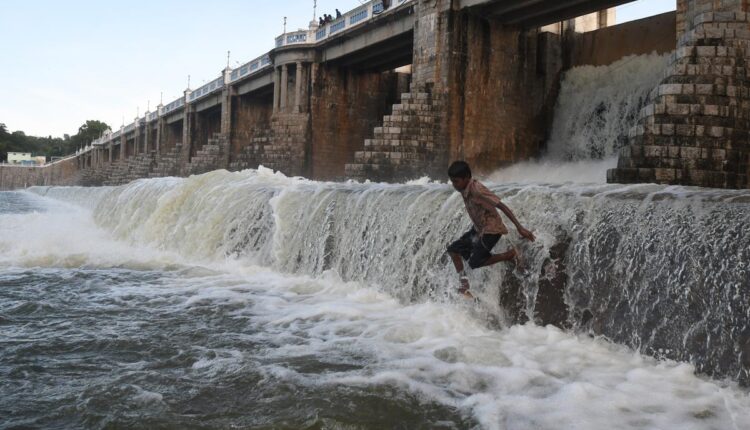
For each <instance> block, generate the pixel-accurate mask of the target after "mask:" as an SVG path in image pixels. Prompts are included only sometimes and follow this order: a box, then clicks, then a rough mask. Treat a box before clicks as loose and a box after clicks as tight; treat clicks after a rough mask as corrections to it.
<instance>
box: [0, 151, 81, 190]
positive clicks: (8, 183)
mask: <svg viewBox="0 0 750 430" xmlns="http://www.w3.org/2000/svg"><path fill="white" fill-rule="evenodd" d="M78 163H79V161H78V158H77V157H71V158H67V159H65V160H61V161H58V162H55V163H52V164H48V165H46V166H44V167H27V166H13V165H0V190H2V191H6V190H14V189H18V188H26V187H31V186H35V185H78V184H79V183H80V181H81V171H80V169H79V167H78Z"/></svg>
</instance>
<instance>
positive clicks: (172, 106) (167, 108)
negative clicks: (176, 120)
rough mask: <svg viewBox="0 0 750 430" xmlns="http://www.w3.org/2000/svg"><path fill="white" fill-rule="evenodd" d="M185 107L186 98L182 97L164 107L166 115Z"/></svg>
mask: <svg viewBox="0 0 750 430" xmlns="http://www.w3.org/2000/svg"><path fill="white" fill-rule="evenodd" d="M183 106H185V97H180V98H179V99H177V100H175V101H173V102H171V103H168V104H167V105H166V106H164V115H166V114H168V113H170V112H173V111H175V110H177V109H179V108H181V107H183Z"/></svg>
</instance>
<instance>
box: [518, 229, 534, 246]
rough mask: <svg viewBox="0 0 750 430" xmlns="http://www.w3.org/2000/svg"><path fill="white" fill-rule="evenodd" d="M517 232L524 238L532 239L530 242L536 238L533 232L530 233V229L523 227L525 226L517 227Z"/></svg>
mask: <svg viewBox="0 0 750 430" xmlns="http://www.w3.org/2000/svg"><path fill="white" fill-rule="evenodd" d="M518 234H520V235H521V237H523V238H524V239H526V240H530V241H532V242H533V241H534V240H536V238H535V237H534V233H532V232H530V231H528V230H526V229H525V228H523V227H518Z"/></svg>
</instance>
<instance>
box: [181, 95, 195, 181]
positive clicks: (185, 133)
mask: <svg viewBox="0 0 750 430" xmlns="http://www.w3.org/2000/svg"><path fill="white" fill-rule="evenodd" d="M190 92H191V91H190V90H185V108H184V110H183V119H182V153H181V157H180V158H181V165H180V168H181V169H183V171H185V169H187V165H188V163H190V152H191V147H192V145H193V123H194V121H195V119H194V113H193V111H194V109H195V106H192V105H190V104H189V103H188V98H189V96H190Z"/></svg>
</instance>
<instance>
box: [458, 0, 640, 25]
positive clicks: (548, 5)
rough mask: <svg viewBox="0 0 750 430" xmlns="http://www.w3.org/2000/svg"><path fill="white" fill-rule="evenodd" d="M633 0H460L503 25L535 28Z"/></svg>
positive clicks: (463, 5) (462, 4) (464, 6)
mask: <svg viewBox="0 0 750 430" xmlns="http://www.w3.org/2000/svg"><path fill="white" fill-rule="evenodd" d="M633 1H635V0H461V7H462V8H474V9H477V10H480V11H481V13H482V14H486V15H490V16H492V17H494V18H496V19H499V20H500V21H502V22H504V23H506V24H513V25H521V26H524V27H539V26H543V25H547V24H552V23H555V22H560V21H564V20H566V19H571V18H575V17H578V16H581V15H586V14H589V13H592V12H597V11H600V10H604V9H607V8H610V7H614V6H619V5H622V4H626V3H632V2H633Z"/></svg>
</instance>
